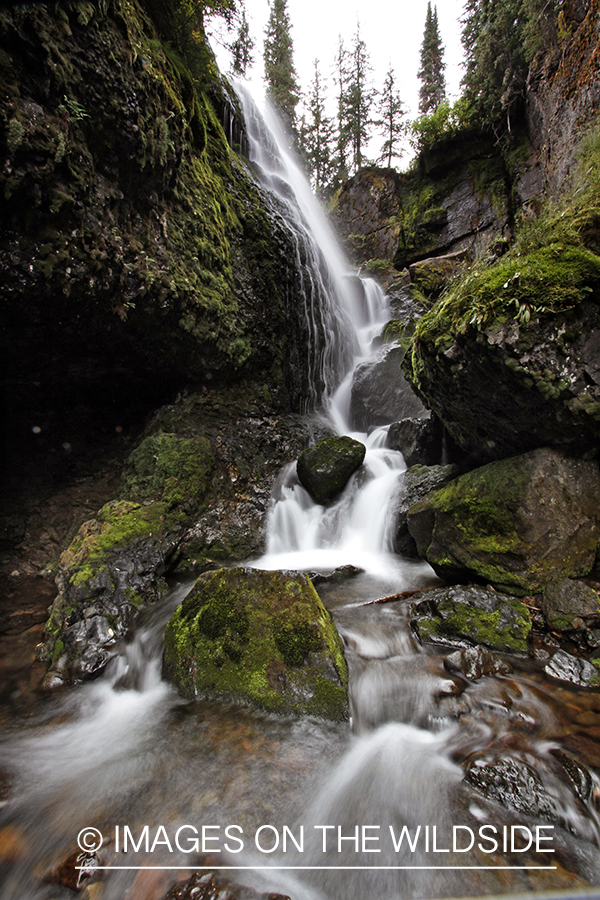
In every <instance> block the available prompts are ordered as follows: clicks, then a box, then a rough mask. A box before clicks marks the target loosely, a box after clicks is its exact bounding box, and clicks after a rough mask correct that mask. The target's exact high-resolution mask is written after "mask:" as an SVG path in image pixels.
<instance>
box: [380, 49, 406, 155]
mask: <svg viewBox="0 0 600 900" xmlns="http://www.w3.org/2000/svg"><path fill="white" fill-rule="evenodd" d="M395 83H396V82H395V78H394V71H393V69H392V67H391V66H390V68H389V69H388V72H387V75H386V76H385V81H384V83H383V90H382V91H381V93H380V95H379V104H378V112H379V115H380V116H381V118H380V119H377V120H376V122H375V124H376V125H377V127H378V128H379V130H380V131H381V132H382V134H383V137H384V141H383V146H382V150H381V156H380V157H379V160H378V162H382V163H385V164H386V165H387V167H388V169H390V168H391V166H392V158H394V157H396V158H399V157H400V156H402V154H403V153H404V151H403V150H402V147H401V143H400V142H401V140H402V138H403V137H404V133H405V127H404V122H403V121H402V119H403V117H404V109H403V107H402V101H401V99H400V93H399V91H397V90H396V89H395Z"/></svg>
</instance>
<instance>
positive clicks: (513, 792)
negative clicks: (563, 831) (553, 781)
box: [465, 759, 560, 821]
mask: <svg viewBox="0 0 600 900" xmlns="http://www.w3.org/2000/svg"><path fill="white" fill-rule="evenodd" d="M465 781H467V782H468V783H469V784H471V785H473V787H475V788H477V790H479V791H480V792H481V793H482V794H483V795H484V796H485V797H487V798H488V799H490V800H496V801H498V802H499V803H502V805H503V806H507V807H508V808H509V809H514V810H515V811H516V812H519V813H524V814H525V815H528V816H534V817H536V818H539V817H542V818H545V819H550V820H552V821H556V820H557V819H558V818H560V816H559V813H560V808H559V805H558V802H557V800H556V799H555V798H554V797H552V796H551V795H550V794H549V793H548V792H547V790H546V788H545V787H544V783H543V781H542V780H541V778H540V777H539V775H538V774H537V772H535V770H534V769H532V767H531V766H528V765H527V763H524V762H522V761H521V760H517V759H499V760H497V761H496V762H493V763H488V764H482V763H481V761H479V760H478V761H477V762H475V763H474V764H472V765H471V766H469V768H468V769H467V772H466V774H465Z"/></svg>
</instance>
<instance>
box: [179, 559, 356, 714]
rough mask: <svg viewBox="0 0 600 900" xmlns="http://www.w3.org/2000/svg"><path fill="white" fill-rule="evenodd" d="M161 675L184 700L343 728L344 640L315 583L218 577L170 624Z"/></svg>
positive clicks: (246, 574)
mask: <svg viewBox="0 0 600 900" xmlns="http://www.w3.org/2000/svg"><path fill="white" fill-rule="evenodd" d="M163 671H164V674H165V676H166V677H167V678H168V679H169V680H170V681H172V682H173V683H174V684H175V685H176V687H177V688H178V690H179V691H180V693H181V694H182V695H183V696H184V697H187V698H188V699H192V698H194V697H217V698H221V699H228V700H234V701H238V702H239V701H241V702H247V703H251V704H253V705H257V706H259V707H262V708H264V709H267V710H270V711H273V712H278V713H291V714H296V715H298V714H300V715H315V716H320V717H323V718H328V719H334V720H336V721H337V720H341V719H345V718H346V717H347V714H348V707H347V703H348V700H347V679H348V674H347V667H346V661H345V659H344V653H343V649H342V644H341V640H340V638H339V635H338V633H337V631H336V629H335V625H334V624H333V620H332V618H331V615H330V614H329V612H328V611H327V610H326V609H325V607H324V606H323V604H322V602H321V600H320V599H319V597H318V595H317V593H316V591H315V589H314V587H313V586H312V583H311V582H310V579H309V578H308V577H307V576H306V575H301V574H299V573H297V572H263V571H260V570H256V569H243V568H232V569H219V570H217V571H216V572H207V573H205V574H204V575H201V576H200V577H199V578H198V580H197V581H196V583H195V585H194V587H193V588H192V590H191V592H190V593H189V594H188V596H187V597H186V599H185V600H184V601H183V603H182V604H181V606H180V607H179V608H178V610H177V611H176V612H175V614H174V615H173V617H172V618H171V620H170V621H169V623H168V625H167V629H166V634H165V649H164V662H163Z"/></svg>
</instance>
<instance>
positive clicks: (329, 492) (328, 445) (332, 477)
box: [297, 437, 366, 504]
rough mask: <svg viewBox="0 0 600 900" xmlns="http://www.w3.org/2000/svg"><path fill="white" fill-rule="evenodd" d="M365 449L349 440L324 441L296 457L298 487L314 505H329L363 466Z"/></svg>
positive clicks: (339, 438) (358, 442)
mask: <svg viewBox="0 0 600 900" xmlns="http://www.w3.org/2000/svg"><path fill="white" fill-rule="evenodd" d="M365 453H366V448H365V445H364V444H361V443H360V441H355V440H354V439H353V438H350V437H328V438H324V440H322V441H319V443H318V444H315V446H314V447H309V448H308V449H307V450H304V451H303V452H302V453H301V454H300V456H299V457H298V463H297V472H298V478H299V480H300V484H302V486H303V487H305V488H306V490H307V491H308V493H309V494H310V495H311V497H312V498H313V500H314V501H315V503H321V504H325V503H329V501H330V500H333V499H334V497H337V495H338V494H340V493H341V492H342V491H343V490H344V488H345V487H346V485H347V484H348V481H349V480H350V478H351V477H352V475H353V474H354V472H356V470H357V469H358V468H360V466H361V465H362V463H363V460H364V458H365Z"/></svg>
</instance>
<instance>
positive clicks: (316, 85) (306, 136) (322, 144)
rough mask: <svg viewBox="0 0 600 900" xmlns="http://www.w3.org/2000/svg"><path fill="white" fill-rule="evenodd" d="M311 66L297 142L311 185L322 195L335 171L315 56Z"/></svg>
mask: <svg viewBox="0 0 600 900" xmlns="http://www.w3.org/2000/svg"><path fill="white" fill-rule="evenodd" d="M314 67H315V75H314V78H313V80H312V82H311V85H310V87H309V91H308V99H307V111H308V121H306V120H303V128H302V134H301V141H300V143H301V146H302V150H303V154H304V157H305V160H306V164H307V167H308V170H309V172H310V177H311V183H312V185H313V188H314V190H315V192H316V193H317V194H320V195H323V194H324V193H325V189H326V187H327V186H328V185H329V183H330V181H331V179H332V177H333V174H334V170H335V160H334V154H333V144H334V127H333V122H332V121H331V119H330V118H329V117H328V116H327V115H326V112H325V90H324V87H323V79H322V76H321V73H320V71H319V60H318V59H315V61H314Z"/></svg>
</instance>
